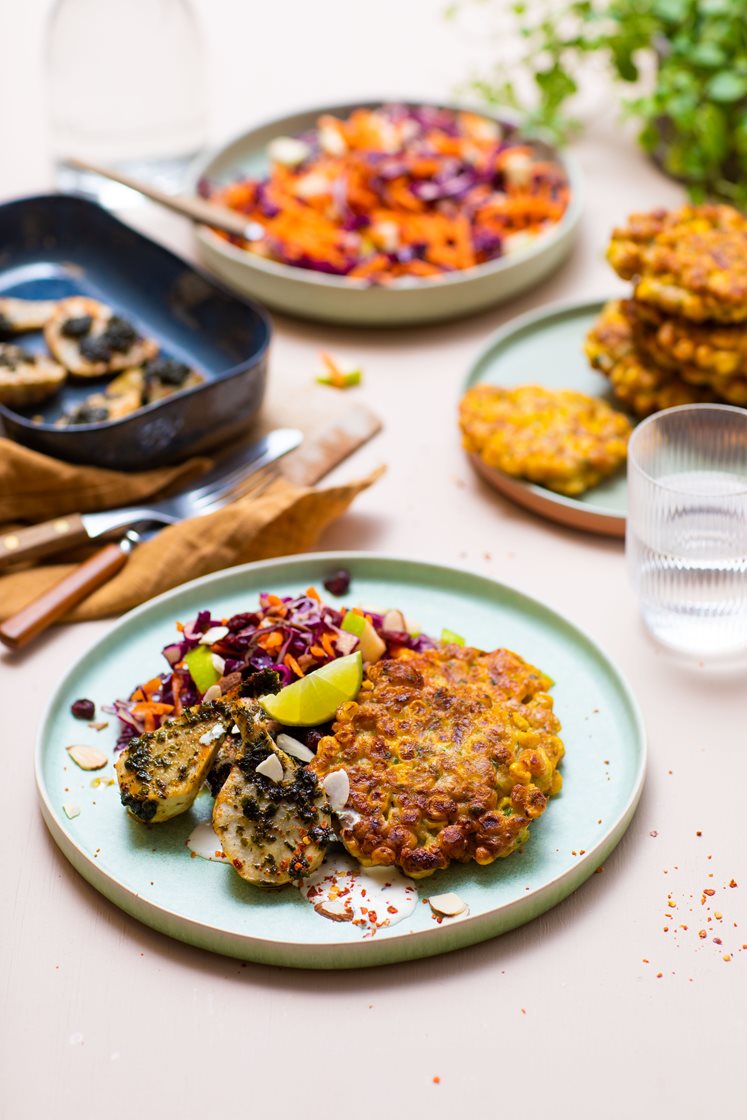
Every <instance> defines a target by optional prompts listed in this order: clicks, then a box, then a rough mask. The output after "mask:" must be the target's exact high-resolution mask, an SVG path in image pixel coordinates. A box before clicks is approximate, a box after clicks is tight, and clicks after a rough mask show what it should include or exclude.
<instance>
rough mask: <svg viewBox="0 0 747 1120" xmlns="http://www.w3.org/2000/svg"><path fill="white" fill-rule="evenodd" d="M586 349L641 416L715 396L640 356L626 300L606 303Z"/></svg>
mask: <svg viewBox="0 0 747 1120" xmlns="http://www.w3.org/2000/svg"><path fill="white" fill-rule="evenodd" d="M584 352H585V353H586V356H587V358H588V359H589V362H590V363H591V365H592V366H593V367H594V369H598V370H599V371H600V373H603V374H604V375H605V376H606V377H608V378H609V380H610V383H611V385H612V388H613V390H614V393H615V396H616V397H617V399H618V400H619V401H620V402H621V403H622V404H624V405H626V407H628V408H629V409H630V410H631V411H632V412H633V413H635V415H636V416H638V417H643V416H648V415H649V414H650V413H652V412H658V411H659V410H660V409H662V408H672V407H674V406H675V405H680V404H695V403H696V402H697V401H712V400H714V399H715V397H714V394H713V393H712V392H711V391H710V390H708V389H707V388H702V387H701V388H698V387H697V386H693V385H689V384H687V382H685V381H683V380H682V379H681V378H680V377H678V376H677V374H675V373H673V372H671V371H669V370H665V369H661V368H659V367H658V366H656V365H655V364H654V363H653V362H651V361H647V360H646V359H645V358H643V357H642V356H641V354H640V353H639V351H638V348H637V347H636V343H635V337H634V333H633V326H632V324H631V321H630V318H629V316H628V315H627V314H626V301H623V300H611V301H610V302H609V303H607V304H605V306H604V308H603V309H602V311H601V314H600V315H599V318H598V319H597V321H596V323H595V324H594V326H593V327H592V328H591V330H590V331H589V333H588V334H587V336H586V339H585V342H584Z"/></svg>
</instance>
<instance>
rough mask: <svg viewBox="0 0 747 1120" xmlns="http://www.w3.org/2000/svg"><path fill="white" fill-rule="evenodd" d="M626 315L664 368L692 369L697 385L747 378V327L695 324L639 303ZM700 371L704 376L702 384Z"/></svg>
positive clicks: (646, 349) (642, 344)
mask: <svg viewBox="0 0 747 1120" xmlns="http://www.w3.org/2000/svg"><path fill="white" fill-rule="evenodd" d="M626 313H627V315H628V317H629V318H630V320H631V323H632V324H633V330H634V333H635V338H636V343H637V344H638V346H639V348H640V349H641V351H642V352H643V353H644V354H647V355H648V356H649V357H651V358H653V360H654V361H655V362H656V364H657V365H659V366H662V367H663V368H664V369H671V370H674V371H675V372H676V371H678V370H682V369H688V368H689V369H691V370H692V371H693V376H692V378H691V380H692V381H693V383H697V384H703V385H707V384H709V382H710V380H711V378H713V377H745V376H747V325H744V326H743V325H741V324H739V325H734V326H727V325H724V324H723V323H693V322H691V321H690V320H688V319H679V318H677V317H674V316H669V315H665V314H664V313H663V312H661V311H659V309H658V308H656V307H653V306H652V305H651V304H645V303H638V302H636V301H635V300H630V301H629V303H628V305H627V308H626ZM697 371H700V372H701V373H702V374H703V375H704V376H703V379H702V380H701V381H699V382H696V375H697Z"/></svg>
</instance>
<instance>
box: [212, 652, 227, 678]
mask: <svg viewBox="0 0 747 1120" xmlns="http://www.w3.org/2000/svg"><path fill="white" fill-rule="evenodd" d="M210 660H211V661H212V663H213V668H214V669H215V671H216V673H220V675H221V676H223V670H224V669H225V667H226V662H225V659H224V658H223V657H221V655H220V654H219V653H214V654H213V655H212V656H211V658H210Z"/></svg>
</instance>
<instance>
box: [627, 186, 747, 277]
mask: <svg viewBox="0 0 747 1120" xmlns="http://www.w3.org/2000/svg"><path fill="white" fill-rule="evenodd" d="M712 230H716V231H719V232H721V233H731V232H737V233H740V232H744V231H745V230H747V217H745V216H744V214H741V213H740V212H739V210H735V209H734V207H733V206H726V205H723V204H721V203H704V204H702V205H699V206H698V205H688V206H682V207H680V208H679V209H678V210H665V209H663V208H661V209H658V210H649V211H645V212H643V213H637V214H631V215H630V217H629V218H628V220H627V225H624V226H618V227H617V228H616V229H614V230H613V231H612V237H611V239H610V243H609V247H608V249H607V260H608V261H609V262H610V264H611V265H612V267H613V268H614V270H615V272H616V273H617V274H618V276H621V277H622V279H623V280H632V279H634V277H636V276H640V275H641V273H642V272H644V271H645V268H646V264H647V260H648V252H649V250H650V249H651V248H652V246H653V245H654V244H655V243H656V242H657V241H661V242H662V243H664V244H667V243H668V244H676V242H677V239H678V238H679V237H681V236H682V235H684V234H687V233H708V232H710V231H712Z"/></svg>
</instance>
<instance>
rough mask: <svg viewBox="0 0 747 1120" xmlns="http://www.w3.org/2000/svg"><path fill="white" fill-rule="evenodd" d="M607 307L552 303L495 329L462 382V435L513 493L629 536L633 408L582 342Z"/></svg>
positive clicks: (546, 511) (564, 520)
mask: <svg viewBox="0 0 747 1120" xmlns="http://www.w3.org/2000/svg"><path fill="white" fill-rule="evenodd" d="M601 307H602V303H601V302H600V301H598V300H590V301H583V302H580V303H575V302H574V303H560V304H554V305H552V306H550V307H546V308H543V309H541V310H540V311H533V312H530V313H529V314H527V315H522V316H520V317H519V318H518V319H513V320H512V321H511V322H510V323H508V324H506V325H505V326H503V327H500V328H499V329H498V330H497V331H496V332H495V333H494V334H493V335H491V336H490V338H489V339H488V340H487V342H486V343H485V345H484V346H483V348H482V350H481V351H480V353H479V354H478V356H477V358H476V360H475V361H474V362H473V364H472V366H471V368H470V371H469V373H468V375H467V378H466V380H465V382H464V383H463V385H462V391H461V412H462V416H461V421H462V424H461V427H462V442H463V445H464V447H465V450H466V452H467V454H468V456H469V459H470V462H471V463H472V466H473V467H474V469H475V470H476V471H477V473H478V474H479V475H480V476H481V477H482V478H484V479H485V481H486V482H487V483H488V484H489V485H490V486H492V487H493V489H495V490H498V491H499V493H501V494H503V495H504V496H505V497H507V498H509V499H511V501H513V502H516V503H518V504H519V505H522V506H524V507H525V508H526V509H529V510H531V511H532V512H534V513H538V514H540V515H541V516H543V517H546V518H548V519H549V520H551V521H557V522H560V523H561V524H564V525H570V526H572V527H573V528H575V529H583V530H585V531H588V532H592V533H599V534H602V535H604V536H612V537H623V536H624V535H625V510H626V505H627V484H626V478H625V457H626V455H625V452H626V443H627V437H628V435H629V432H630V430H631V423H630V414H629V410H627V409H626V407H625V405H624V404H621V403H620V401H619V400H617V399H616V398H615V396H614V393H613V391H612V388H611V385H610V382H609V381H608V380H607V379H606V378H605V377H604V376H603V375H602V374H601V373H598V372H597V371H596V370H594V369H590V368H589V364H588V361H587V359H586V358H585V356H584V350H583V345H584V337H585V335H586V333H587V332H588V330H589V329H590V327H591V326H592V323H593V322H594V320H595V318H596V316H597V315H598V313H599V311H600V309H601ZM529 413H531V415H529ZM506 415H508V419H509V420H510V421H511V422H512V425H513V426H512V427H511V428H508V427H507V426H506ZM486 418H487V420H488V421H490V423H485V422H484V421H485V420H486ZM495 418H497V419H498V420H499V421H500V424H499V426H498V430H497V429H496V425H495V423H494V422H493V420H494V419H495ZM481 421H483V422H482V423H481ZM501 468H502V469H501ZM522 473H523V475H524V477H517V475H521V474H522ZM562 490H564V491H565V492H561V491H562Z"/></svg>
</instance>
